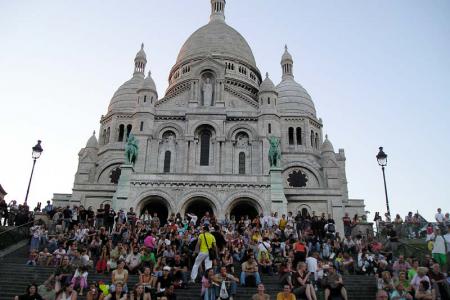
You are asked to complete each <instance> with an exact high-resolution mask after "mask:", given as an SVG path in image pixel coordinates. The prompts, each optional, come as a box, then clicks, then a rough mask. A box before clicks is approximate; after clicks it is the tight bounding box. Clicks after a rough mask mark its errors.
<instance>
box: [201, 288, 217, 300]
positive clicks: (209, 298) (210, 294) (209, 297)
mask: <svg viewBox="0 0 450 300" xmlns="http://www.w3.org/2000/svg"><path fill="white" fill-rule="evenodd" d="M219 291H220V289H219ZM203 300H216V289H215V288H214V287H210V288H207V289H206V290H205V293H204V294H203Z"/></svg>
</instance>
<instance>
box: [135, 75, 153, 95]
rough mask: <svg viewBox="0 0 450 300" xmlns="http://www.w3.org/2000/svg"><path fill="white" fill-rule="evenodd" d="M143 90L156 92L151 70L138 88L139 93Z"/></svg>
mask: <svg viewBox="0 0 450 300" xmlns="http://www.w3.org/2000/svg"><path fill="white" fill-rule="evenodd" d="M143 90H150V91H152V92H155V93H156V84H155V81H154V80H153V78H152V72H150V71H148V75H147V77H146V78H145V79H144V81H143V82H142V85H141V86H140V87H139V88H138V89H137V92H138V93H139V92H140V91H143Z"/></svg>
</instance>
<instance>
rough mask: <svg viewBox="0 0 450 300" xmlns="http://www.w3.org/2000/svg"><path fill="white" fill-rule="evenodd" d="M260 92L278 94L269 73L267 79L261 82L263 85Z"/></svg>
mask: <svg viewBox="0 0 450 300" xmlns="http://www.w3.org/2000/svg"><path fill="white" fill-rule="evenodd" d="M259 92H260V93H264V92H273V93H276V92H277V91H276V89H275V85H274V84H273V82H272V80H271V79H270V78H269V73H266V79H264V80H263V82H261V85H260V87H259Z"/></svg>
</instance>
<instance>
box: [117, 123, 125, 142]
mask: <svg viewBox="0 0 450 300" xmlns="http://www.w3.org/2000/svg"><path fill="white" fill-rule="evenodd" d="M124 133H125V125H123V124H121V125H120V126H119V138H118V139H117V141H119V142H123V135H124Z"/></svg>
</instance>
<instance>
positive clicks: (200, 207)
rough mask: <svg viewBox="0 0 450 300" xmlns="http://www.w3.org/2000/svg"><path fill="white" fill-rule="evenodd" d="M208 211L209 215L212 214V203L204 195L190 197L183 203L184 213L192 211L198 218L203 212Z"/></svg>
mask: <svg viewBox="0 0 450 300" xmlns="http://www.w3.org/2000/svg"><path fill="white" fill-rule="evenodd" d="M206 212H208V213H209V214H210V215H211V216H212V215H214V204H213V203H212V202H211V201H210V200H209V199H208V198H205V197H194V198H191V199H190V200H189V201H188V202H187V203H186V205H185V209H184V213H185V214H186V213H192V214H194V215H196V216H197V217H198V220H200V219H201V218H202V217H203V216H204V215H205V213H206Z"/></svg>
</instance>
